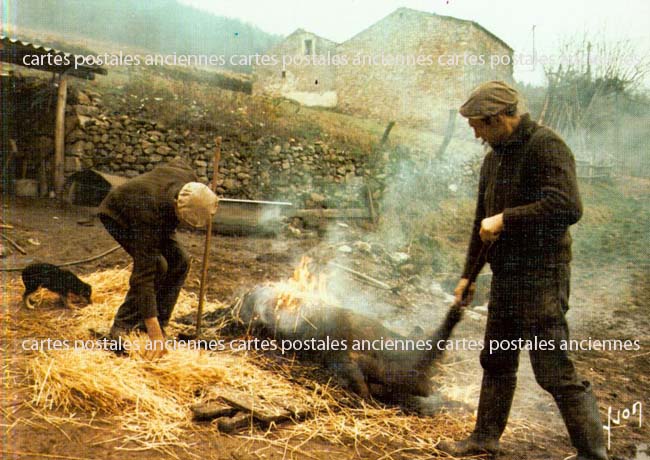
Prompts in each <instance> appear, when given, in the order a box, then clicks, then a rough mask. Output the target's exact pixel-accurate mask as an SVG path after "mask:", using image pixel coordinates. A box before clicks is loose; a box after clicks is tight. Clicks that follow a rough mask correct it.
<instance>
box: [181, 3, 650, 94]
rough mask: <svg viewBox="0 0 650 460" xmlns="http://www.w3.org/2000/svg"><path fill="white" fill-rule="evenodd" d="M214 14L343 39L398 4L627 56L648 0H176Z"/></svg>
mask: <svg viewBox="0 0 650 460" xmlns="http://www.w3.org/2000/svg"><path fill="white" fill-rule="evenodd" d="M179 1H180V2H181V3H184V4H187V5H191V6H194V7H196V8H199V9H202V10H205V11H209V12H212V13H214V14H217V15H219V16H227V17H232V18H237V19H241V20H243V21H245V22H248V23H251V24H254V25H256V26H258V27H259V28H261V29H262V30H265V31H267V32H271V33H275V34H279V35H289V34H290V33H291V32H293V31H294V30H296V29H298V28H303V29H306V30H309V31H310V32H313V33H316V34H317V35H321V36H323V37H325V38H328V39H330V40H334V41H336V42H343V41H345V40H347V39H349V38H351V37H352V36H354V35H356V34H357V33H358V32H361V31H362V30H364V29H365V28H367V27H369V26H370V25H372V24H374V23H375V22H377V21H379V20H380V19H382V18H383V17H385V16H387V15H388V14H390V13H391V12H393V11H394V10H396V9H397V8H400V7H407V8H413V9H416V10H421V11H426V12H430V13H436V14H440V15H446V16H454V17H457V18H461V19H469V20H472V21H476V22H477V23H479V24H480V25H482V26H483V27H485V28H486V29H487V30H489V31H490V32H492V33H493V34H495V35H497V36H498V37H499V38H501V39H502V40H504V41H505V42H506V43H508V44H509V45H510V46H511V47H512V48H513V49H514V50H515V53H516V54H520V55H521V56H524V55H527V56H530V55H532V50H533V26H534V27H535V49H536V52H537V55H538V56H539V55H546V56H549V57H552V56H553V55H557V50H558V47H559V43H560V41H561V40H567V39H569V40H571V39H575V38H577V37H582V36H583V35H584V33H585V31H587V32H588V33H589V34H590V35H592V36H602V37H604V38H605V39H606V40H607V42H611V43H614V42H616V41H620V40H629V41H630V42H631V43H632V44H633V46H634V48H635V51H634V54H635V55H634V58H635V59H638V58H642V57H643V56H647V55H649V54H650V20H649V19H648V18H650V1H648V0H628V1H626V0H618V1H604V0H595V1H593V0H592V1H588V0H544V1H539V0H538V1H534V2H533V1H525V0H327V1H321V0H318V1H316V0H179ZM515 79H517V80H518V81H522V82H525V83H533V84H543V83H544V77H543V71H542V68H541V66H535V69H533V68H532V66H531V65H529V64H526V65H515Z"/></svg>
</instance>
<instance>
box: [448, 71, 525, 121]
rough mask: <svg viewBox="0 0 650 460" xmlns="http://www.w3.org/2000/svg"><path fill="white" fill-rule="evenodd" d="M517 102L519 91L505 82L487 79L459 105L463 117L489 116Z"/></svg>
mask: <svg viewBox="0 0 650 460" xmlns="http://www.w3.org/2000/svg"><path fill="white" fill-rule="evenodd" d="M518 102H519V93H518V92H517V90H516V89H514V88H513V87H511V86H509V85H508V84H507V83H506V82H503V81H496V80H495V81H488V82H486V83H483V84H482V85H479V86H478V87H477V88H475V89H474V90H473V91H472V93H471V94H470V95H469V98H468V99H467V101H466V102H465V103H464V104H463V105H462V106H461V108H460V114H461V115H462V116H464V117H465V118H486V117H491V116H494V115H497V114H498V113H501V112H502V111H503V110H505V109H507V108H508V107H512V106H516V105H517V103H518Z"/></svg>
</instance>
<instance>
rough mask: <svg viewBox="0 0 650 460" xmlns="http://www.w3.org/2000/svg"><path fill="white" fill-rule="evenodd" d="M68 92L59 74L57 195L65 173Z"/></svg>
mask: <svg viewBox="0 0 650 460" xmlns="http://www.w3.org/2000/svg"><path fill="white" fill-rule="evenodd" d="M67 94H68V80H67V78H66V76H65V75H64V74H61V75H60V76H59V91H58V96H57V99H56V125H55V128H54V168H53V169H54V178H53V179H54V191H55V193H56V196H57V197H59V198H60V197H61V196H62V195H63V185H64V181H65V178H64V174H65V163H64V154H65V104H66V98H67Z"/></svg>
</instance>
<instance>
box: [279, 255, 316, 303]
mask: <svg viewBox="0 0 650 460" xmlns="http://www.w3.org/2000/svg"><path fill="white" fill-rule="evenodd" d="M311 262H312V259H311V258H309V257H307V256H303V257H302V258H301V259H300V263H299V264H298V266H297V267H296V269H295V270H294V271H293V276H292V277H291V278H289V279H288V280H287V281H286V282H282V283H277V284H276V289H277V292H278V301H277V303H276V305H275V309H276V310H278V309H289V310H296V309H299V308H300V307H301V306H302V305H303V303H304V300H305V298H307V297H312V296H319V297H325V292H326V277H325V276H324V275H316V274H313V273H311V272H310V271H309V264H310V263H311Z"/></svg>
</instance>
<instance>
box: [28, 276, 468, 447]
mask: <svg viewBox="0 0 650 460" xmlns="http://www.w3.org/2000/svg"><path fill="white" fill-rule="evenodd" d="M128 276H129V270H128V269H123V270H117V269H116V270H108V271H104V272H98V273H95V274H93V275H91V276H88V277H85V279H84V281H86V282H88V283H90V284H91V285H92V286H93V304H92V305H91V306H89V307H87V308H82V309H75V310H74V311H73V312H72V314H68V315H59V317H57V316H55V315H52V316H51V317H50V321H49V324H44V323H46V322H45V321H34V322H33V323H32V326H33V327H34V328H39V330H38V331H37V334H34V333H33V332H34V331H33V332H32V334H31V336H32V337H33V336H39V337H44V335H43V330H44V328H48V327H49V336H50V337H52V338H55V337H54V336H53V335H54V334H59V336H58V337H56V338H60V339H67V340H69V341H70V343H73V342H74V340H75V339H83V340H86V341H88V340H91V336H90V334H89V332H88V329H90V328H94V329H97V330H107V329H108V327H109V326H110V324H111V321H112V318H113V316H114V314H115V311H116V309H117V308H118V306H119V304H120V303H121V301H122V299H123V297H124V294H125V290H126V288H127V286H128ZM34 299H35V300H38V301H40V302H41V303H40V305H38V303H39V302H38V301H37V302H36V304H37V307H36V308H37V309H38V308H44V307H47V306H48V302H49V301H50V300H52V299H50V298H49V297H48V296H46V295H45V294H43V297H42V298H41V299H36V297H35V298H34ZM48 299H49V300H48ZM196 305H197V299H196V297H195V296H194V295H192V294H190V293H187V292H182V294H181V297H180V299H179V302H178V304H177V307H176V310H175V315H183V314H186V313H191V312H192V311H195V307H196ZM223 307H224V306H223V305H221V304H219V303H217V302H207V303H206V305H205V308H206V312H209V311H211V310H215V309H218V308H223ZM68 313H69V312H68ZM61 316H62V317H61ZM43 318H47V316H43ZM178 327H180V325H175V324H174V323H173V322H172V323H171V324H170V330H168V331H167V332H168V334H170V335H174V328H178ZM24 333H25V330H24V328H20V330H18V331H17V335H20V336H23V337H24V336H25V335H27V336H29V335H28V334H24ZM131 339H132V340H134V341H138V340H143V338H142V337H137V336H132V337H131ZM301 369H302V370H301ZM26 371H27V375H28V376H29V379H30V381H31V384H32V390H33V391H32V394H33V398H32V402H31V403H32V405H33V406H34V407H35V410H38V411H39V413H40V415H41V416H42V417H47V416H48V414H50V413H51V412H50V411H52V410H58V411H62V412H63V413H65V414H68V415H69V416H70V417H73V416H75V414H79V413H80V412H82V413H92V414H93V417H95V414H97V416H100V415H101V416H103V417H104V418H105V419H108V420H110V421H111V422H114V426H115V427H116V428H119V429H120V431H118V434H116V436H120V438H119V439H121V441H122V447H123V448H126V449H144V448H154V449H158V450H160V451H164V452H167V453H169V454H172V452H171V450H170V448H171V447H173V446H180V447H185V448H188V447H189V444H188V443H187V441H188V440H189V439H190V438H189V433H188V430H190V429H192V428H194V427H195V424H194V423H193V422H192V420H191V413H190V407H191V406H192V405H193V404H197V403H199V402H205V401H208V400H211V399H214V398H216V397H218V395H219V392H220V389H234V390H239V391H243V392H246V393H248V394H250V395H251V396H254V395H260V396H263V397H264V398H266V399H275V400H283V401H290V402H291V403H292V404H295V405H297V406H302V407H306V408H308V409H309V412H310V413H311V418H309V419H307V420H304V421H302V422H300V423H294V424H285V425H283V426H282V427H281V428H278V429H277V430H275V431H270V430H269V431H262V430H256V429H254V428H253V427H251V429H250V430H248V431H247V434H246V435H240V436H242V437H245V438H248V439H252V440H256V441H264V442H265V443H266V444H265V445H266V446H267V447H264V448H262V449H259V450H258V451H257V453H258V454H260V452H261V451H262V450H264V449H266V448H270V447H273V446H282V448H284V449H285V450H289V451H292V452H293V453H294V454H296V455H300V456H302V454H303V453H304V452H303V451H302V450H301V449H302V446H303V445H304V444H305V443H307V442H309V441H310V440H312V439H319V440H321V441H323V440H324V441H327V442H330V443H333V444H335V445H340V446H346V447H351V446H353V447H354V448H355V449H357V451H359V453H363V452H365V453H366V454H372V456H373V457H375V458H380V457H382V458H386V459H389V458H403V456H404V455H405V454H407V456H408V458H413V459H417V458H430V457H431V455H432V454H433V453H434V452H435V445H436V444H437V442H438V441H439V440H440V439H441V437H443V436H445V437H455V438H458V437H460V436H462V435H464V434H465V433H466V432H467V431H468V430H469V429H470V428H471V420H468V419H467V418H466V419H460V420H458V419H451V418H450V417H448V416H442V415H441V416H438V417H425V418H418V417H412V416H405V415H404V414H403V413H401V412H400V411H399V410H398V409H395V408H388V409H387V408H382V407H380V406H378V405H375V404H368V403H365V402H362V401H359V400H357V399H355V398H354V396H351V395H349V394H347V393H345V392H343V391H341V390H339V389H337V388H332V387H330V386H329V385H320V384H318V383H317V382H314V381H313V380H308V376H309V371H308V370H307V371H305V368H304V367H301V366H298V365H294V364H293V363H289V364H287V365H279V364H277V362H274V363H271V362H270V361H268V360H264V359H263V358H262V357H261V356H260V355H258V354H256V353H254V352H228V351H218V352H208V351H205V350H189V349H177V350H171V351H170V352H169V353H168V354H167V355H165V356H164V357H163V358H162V359H160V360H159V361H157V362H148V361H145V360H143V359H142V357H141V356H139V355H138V354H137V353H135V354H132V355H131V356H129V357H119V356H117V355H115V354H113V353H110V352H107V351H103V350H92V349H88V348H75V347H73V346H72V345H71V346H70V348H69V349H63V350H41V351H38V352H36V353H34V354H32V355H31V356H30V361H29V363H28V365H27V366H26ZM301 372H302V376H301ZM305 375H306V376H307V377H306V378H305V377H304V376H305ZM466 396H467V395H466ZM468 399H469V398H468ZM471 399H474V396H473V395H472V398H471ZM55 419H56V420H61V421H62V422H64V421H65V420H66V419H64V418H63V419H62V418H61V417H55V416H54V415H52V420H55ZM119 433H123V434H119ZM258 433H261V434H258ZM305 456H309V455H307V454H305Z"/></svg>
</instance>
